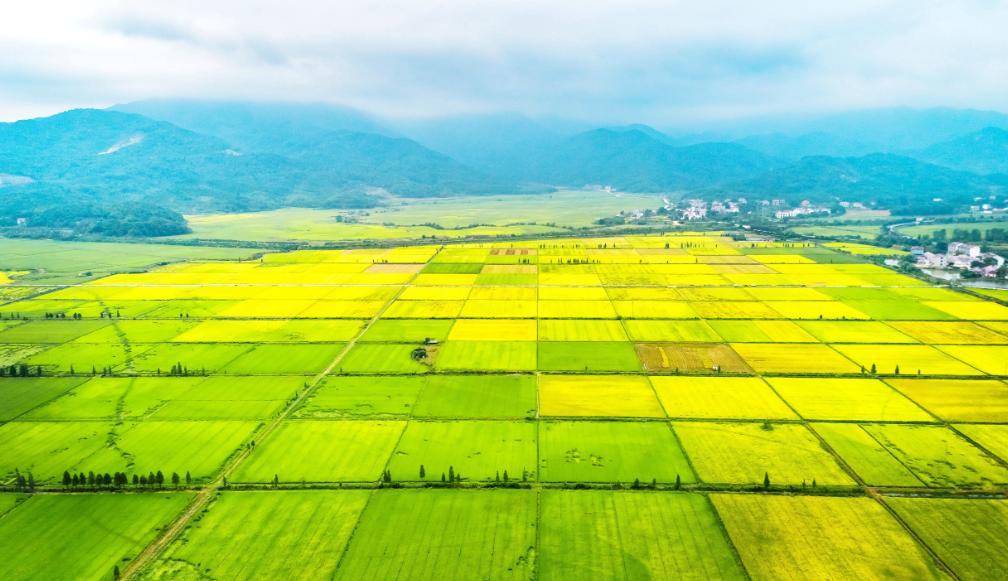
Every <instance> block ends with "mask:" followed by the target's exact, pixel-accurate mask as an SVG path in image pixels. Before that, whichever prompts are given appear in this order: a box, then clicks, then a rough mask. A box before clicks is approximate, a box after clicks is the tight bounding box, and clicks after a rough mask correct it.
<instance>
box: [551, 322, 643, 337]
mask: <svg viewBox="0 0 1008 581" xmlns="http://www.w3.org/2000/svg"><path fill="white" fill-rule="evenodd" d="M539 340H540V341H626V340H627V335H626V332H625V331H624V330H623V325H622V324H621V323H620V322H619V321H608V320H600V319H543V320H541V321H539Z"/></svg>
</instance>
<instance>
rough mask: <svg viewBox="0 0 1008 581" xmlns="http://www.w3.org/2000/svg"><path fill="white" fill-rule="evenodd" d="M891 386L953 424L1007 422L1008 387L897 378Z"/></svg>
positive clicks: (991, 382) (973, 381) (982, 382)
mask: <svg viewBox="0 0 1008 581" xmlns="http://www.w3.org/2000/svg"><path fill="white" fill-rule="evenodd" d="M886 383H888V384H889V385H892V386H893V387H895V388H896V389H898V390H899V391H901V392H902V393H904V394H905V395H906V396H907V397H909V398H910V399H912V400H914V401H915V402H917V403H918V404H919V405H921V406H922V407H924V408H925V409H927V410H928V411H929V412H931V413H933V414H934V415H936V416H938V417H939V418H941V419H943V420H946V421H950V422H953V421H954V422H1008V385H1005V384H1004V383H1003V382H1001V381H995V380H984V379H896V378H888V379H886Z"/></svg>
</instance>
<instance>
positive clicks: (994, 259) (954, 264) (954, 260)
mask: <svg viewBox="0 0 1008 581" xmlns="http://www.w3.org/2000/svg"><path fill="white" fill-rule="evenodd" d="M910 254H911V255H912V256H913V257H914V258H915V259H916V264H917V266H918V267H919V268H956V269H959V270H969V271H972V272H974V273H976V274H978V275H980V276H983V277H987V278H994V277H996V276H997V273H998V270H999V269H1000V268H1001V267H1002V266H1004V263H1005V259H1004V258H1003V257H1001V256H1000V255H998V254H994V253H993V252H983V250H982V249H981V248H980V245H978V244H969V243H967V242H950V243H949V245H948V251H947V252H945V253H943V254H942V253H937V252H925V251H924V249H923V248H922V247H920V246H914V247H913V248H911V249H910Z"/></svg>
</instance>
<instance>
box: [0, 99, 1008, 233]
mask: <svg viewBox="0 0 1008 581" xmlns="http://www.w3.org/2000/svg"><path fill="white" fill-rule="evenodd" d="M859 120H860V121H859ZM841 121H842V122H839V121H836V120H832V121H831V120H829V119H827V120H825V121H821V122H818V123H812V124H809V125H808V127H807V128H806V129H807V130H808V131H807V132H804V133H803V132H801V131H798V130H792V131H791V132H779V133H762V134H754V135H749V136H741V137H739V136H734V137H733V136H731V135H727V134H722V135H713V134H705V135H702V136H697V135H688V134H677V135H670V134H666V133H663V132H661V131H658V130H656V129H654V128H652V127H648V126H646V125H626V126H614V127H585V126H583V125H577V124H563V123H551V124H548V123H542V122H538V121H535V120H532V119H528V118H524V117H521V116H499V115H498V116H485V117H480V116H475V117H465V118H448V119H433V120H426V121H423V122H412V123H405V122H394V121H390V120H383V119H379V118H376V117H374V116H371V115H368V114H366V113H362V112H359V111H355V110H352V109H347V108H342V107H335V106H331V105H304V104H270V103H230V102H205V101H184V100H161V101H143V102H137V103H131V104H126V105H120V106H116V107H114V108H112V109H106V110H95V109H80V110H72V111H67V112H65V113H61V114H58V115H54V116H51V117H46V118H40V119H32V120H27V121H19V122H16V123H5V124H0V229H6V231H7V232H11V231H17V232H20V233H22V234H25V233H28V234H31V233H33V232H40V233H42V234H45V233H47V232H51V231H52V230H54V229H55V230H60V231H64V232H69V233H76V234H99V235H112V236H156V235H164V234H175V233H180V232H184V231H186V229H187V226H186V223H185V220H184V219H183V217H182V214H184V213H204V212H213V211H219V212H237V211H252V210H266V209H273V208H279V207H287V206H301V207H325V208H347V207H369V206H372V205H375V204H377V203H380V200H381V197H382V196H383V195H385V194H393V195H397V196H414V197H428V196H450V195H460V194H467V195H481V194H505V193H529V192H531V193H534V192H545V191H551V190H553V189H554V188H557V187H582V186H610V187H612V188H615V189H617V190H623V191H629V192H661V193H669V194H672V195H683V196H703V197H726V196H727V197H735V196H747V197H752V198H756V199H771V198H785V199H791V200H801V199H809V200H812V201H815V202H820V203H831V202H835V201H838V200H848V201H861V202H875V203H876V204H877V205H879V206H882V207H886V208H890V209H893V210H896V211H903V212H908V213H925V212H929V211H951V210H955V209H958V208H961V207H963V206H964V205H968V204H971V203H974V201H975V200H976V199H977V198H981V197H988V198H989V196H991V195H994V196H998V195H1002V194H1003V193H1004V191H1005V189H1006V187H1008V176H1006V175H1005V174H1006V172H1008V162H1006V159H1008V156H1006V152H1008V130H1006V129H1005V127H1008V118H1006V117H1004V116H1003V115H1000V114H995V113H989V112H974V111H954V110H935V111H902V110H901V111H895V112H887V113H884V114H881V113H873V114H864V115H862V116H861V117H858V116H853V117H851V116H847V117H843V118H842V120H841ZM985 123H990V124H992V125H990V126H987V127H984V125H983V124H985ZM935 198H941V199H942V201H941V202H940V203H935V202H933V200H934V199H935Z"/></svg>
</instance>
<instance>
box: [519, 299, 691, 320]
mask: <svg viewBox="0 0 1008 581" xmlns="http://www.w3.org/2000/svg"><path fill="white" fill-rule="evenodd" d="M612 304H613V307H614V308H615V309H616V313H617V314H619V316H620V317H623V318H624V319H696V318H698V317H699V315H698V314H697V312H696V311H694V310H693V309H692V308H690V305H689V303H687V302H685V301H648V300H633V301H613V302H612ZM539 316H542V310H541V309H540V315H539ZM611 318H615V315H614V316H613V317H611Z"/></svg>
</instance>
